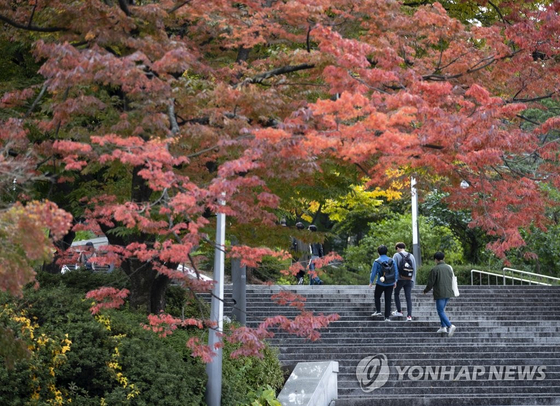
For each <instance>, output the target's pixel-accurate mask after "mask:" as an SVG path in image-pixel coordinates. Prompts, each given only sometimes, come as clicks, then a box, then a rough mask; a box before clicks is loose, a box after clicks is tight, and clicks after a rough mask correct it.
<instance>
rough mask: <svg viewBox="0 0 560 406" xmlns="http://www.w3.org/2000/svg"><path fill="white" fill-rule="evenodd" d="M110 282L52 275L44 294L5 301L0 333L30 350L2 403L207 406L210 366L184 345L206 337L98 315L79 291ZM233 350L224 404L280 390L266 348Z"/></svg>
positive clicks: (11, 373)
mask: <svg viewBox="0 0 560 406" xmlns="http://www.w3.org/2000/svg"><path fill="white" fill-rule="evenodd" d="M72 274H73V275H72ZM78 276H81V278H84V279H88V278H91V279H90V280H89V281H87V280H82V281H80V280H79V278H78ZM103 278H106V280H105V281H103V280H102V279H103ZM112 278H113V276H112V275H103V276H99V275H95V274H90V273H87V272H83V273H82V272H77V273H74V272H72V273H71V274H67V275H56V276H54V277H53V275H49V276H46V277H44V278H42V282H43V287H42V288H40V289H39V290H36V291H35V290H33V289H28V290H26V292H25V295H24V297H23V298H22V299H13V298H8V297H7V296H6V295H4V296H2V297H1V298H0V304H1V305H3V307H2V308H0V328H2V329H4V330H5V331H8V329H9V330H10V331H12V332H13V334H14V336H16V337H15V338H17V339H20V340H23V342H25V343H26V345H27V346H29V348H31V349H32V351H31V354H30V356H29V357H28V358H26V357H19V359H18V360H16V361H15V362H14V364H13V368H12V369H8V368H4V369H1V370H0V404H6V405H8V404H9V405H14V406H17V405H27V404H47V403H54V404H65V403H66V402H68V401H69V400H70V399H71V400H72V404H77V405H84V406H89V405H92V406H93V405H96V406H97V405H100V404H106V405H128V404H130V405H154V404H165V405H166V406H167V405H170V406H173V405H177V406H179V405H181V406H182V405H186V404H188V405H204V404H205V402H204V394H205V389H206V388H205V386H206V373H205V365H204V364H203V363H202V362H201V361H200V360H199V359H198V358H193V357H192V356H191V351H190V350H189V349H188V348H187V347H186V342H187V341H188V340H189V338H190V337H192V336H193V335H194V334H196V335H197V336H199V337H201V336H202V338H201V341H202V342H204V340H205V338H204V337H205V336H206V335H207V334H206V332H205V331H200V330H198V329H195V328H192V327H191V328H183V329H178V330H176V331H175V332H174V333H173V334H172V335H170V336H167V337H165V338H161V337H159V336H157V335H156V334H155V333H153V332H151V331H147V330H145V329H144V328H142V324H144V323H146V319H145V316H144V315H141V314H137V313H133V312H130V311H128V310H111V311H104V312H103V313H101V314H98V315H96V316H92V315H91V313H90V311H89V306H90V303H89V301H86V300H84V299H83V297H84V293H85V292H81V291H80V289H82V288H84V287H86V286H87V288H88V289H89V288H92V287H96V286H95V285H98V284H99V283H101V284H104V283H102V282H107V281H109V282H111V281H113V282H114V281H115V280H114V279H112ZM47 279H48V280H47ZM66 283H68V284H69V285H70V286H71V287H68V286H65V284H66ZM119 287H120V286H119ZM176 293H177V292H176ZM177 294H178V293H177ZM192 307H193V306H190V307H189V306H187V307H186V312H187V313H189V312H192V313H195V312H198V305H196V307H197V309H196V310H192ZM206 340H207V339H206ZM235 348H236V347H235V346H233V345H231V344H229V343H226V344H225V347H224V354H223V396H222V398H223V402H222V403H223V404H227V405H246V404H247V405H248V404H250V403H251V402H252V401H253V400H255V399H256V396H257V395H256V394H262V393H263V390H264V389H265V388H266V386H267V385H270V387H271V388H274V389H275V390H277V389H279V388H280V387H281V385H282V384H283V382H284V379H283V375H282V371H281V368H280V364H279V361H278V358H277V356H276V353H275V351H273V350H272V349H270V348H267V349H266V350H265V351H264V354H263V358H262V359H260V358H257V357H244V358H239V359H230V358H229V354H231V352H232V351H234V350H235ZM258 396H260V395H258Z"/></svg>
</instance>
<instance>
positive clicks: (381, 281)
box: [369, 245, 399, 321]
mask: <svg viewBox="0 0 560 406" xmlns="http://www.w3.org/2000/svg"><path fill="white" fill-rule="evenodd" d="M387 251H388V250H387V246H385V245H380V246H379V247H378V248H377V252H378V253H379V258H377V259H376V260H375V261H373V265H372V266H371V275H370V277H369V287H370V288H371V287H372V286H373V284H374V282H375V281H376V279H377V283H375V291H374V292H373V297H374V300H375V312H374V313H373V314H372V315H371V316H372V317H376V316H381V315H382V313H381V295H383V294H384V295H385V321H390V319H389V317H390V316H391V296H392V295H393V288H394V287H395V286H396V285H397V281H398V279H399V271H398V269H397V264H396V263H395V262H394V261H393V259H392V258H389V257H388V256H387ZM384 262H387V263H388V264H389V265H392V266H393V269H394V272H395V275H394V279H393V280H392V281H386V280H385V275H383V270H382V267H381V264H382V263H384Z"/></svg>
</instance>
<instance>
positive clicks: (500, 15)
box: [488, 1, 511, 25]
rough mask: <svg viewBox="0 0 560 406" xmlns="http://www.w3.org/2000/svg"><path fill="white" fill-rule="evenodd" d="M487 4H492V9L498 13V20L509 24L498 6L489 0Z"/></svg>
mask: <svg viewBox="0 0 560 406" xmlns="http://www.w3.org/2000/svg"><path fill="white" fill-rule="evenodd" d="M488 4H490V6H492V8H493V9H494V10H496V13H498V16H499V17H500V20H502V22H504V23H506V24H509V25H511V23H510V22H509V21H508V20H506V19H505V18H504V15H503V14H502V12H501V11H500V9H499V8H498V6H496V5H495V4H494V3H492V2H491V1H489V2H488Z"/></svg>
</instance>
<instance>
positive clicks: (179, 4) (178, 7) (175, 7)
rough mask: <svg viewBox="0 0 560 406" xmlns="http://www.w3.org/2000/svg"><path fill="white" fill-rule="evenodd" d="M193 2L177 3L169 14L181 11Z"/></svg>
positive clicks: (187, 0) (188, 0)
mask: <svg viewBox="0 0 560 406" xmlns="http://www.w3.org/2000/svg"><path fill="white" fill-rule="evenodd" d="M190 2H191V0H186V1H184V2H182V3H177V4H175V5H174V6H173V7H172V8H171V9H170V10H168V11H167V14H172V13H174V12H176V11H177V10H179V9H180V8H181V7H183V6H185V5H187V4H188V3H190Z"/></svg>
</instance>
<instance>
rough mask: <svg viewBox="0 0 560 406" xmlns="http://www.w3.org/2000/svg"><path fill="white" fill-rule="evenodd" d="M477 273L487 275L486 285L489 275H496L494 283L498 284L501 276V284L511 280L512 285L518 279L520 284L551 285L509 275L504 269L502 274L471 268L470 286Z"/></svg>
mask: <svg viewBox="0 0 560 406" xmlns="http://www.w3.org/2000/svg"><path fill="white" fill-rule="evenodd" d="M508 269H512V268H508ZM514 271H517V270H516V269H514ZM519 272H520V273H524V274H529V275H536V276H539V277H545V278H550V279H554V280H560V278H554V277H552V276H546V275H540V274H533V273H531V272H525V271H519ZM475 273H478V274H480V275H487V276H488V285H490V277H491V276H494V277H496V285H497V284H498V278H502V279H503V284H504V285H506V280H511V282H512V285H513V284H514V282H515V281H520V282H521V284H523V282H527V283H528V284H530V285H531V284H535V285H542V286H551V284H550V283H545V282H538V281H535V280H532V279H525V278H518V277H515V276H509V275H506V274H505V269H504V270H502V274H499V273H495V272H488V271H481V270H479V269H471V286H473V285H474V274H475ZM479 284H480V285H482V278H480V283H479Z"/></svg>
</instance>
